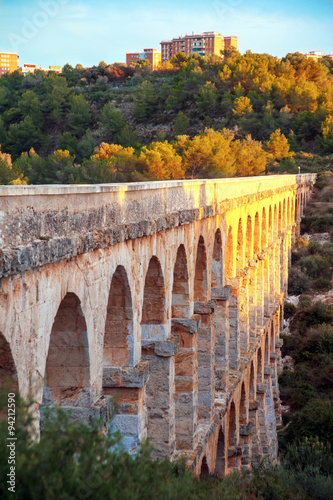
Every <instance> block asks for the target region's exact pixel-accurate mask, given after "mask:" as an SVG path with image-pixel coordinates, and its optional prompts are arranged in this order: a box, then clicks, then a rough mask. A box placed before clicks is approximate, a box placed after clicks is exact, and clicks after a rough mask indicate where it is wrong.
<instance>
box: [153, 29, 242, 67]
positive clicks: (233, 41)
mask: <svg viewBox="0 0 333 500" xmlns="http://www.w3.org/2000/svg"><path fill="white" fill-rule="evenodd" d="M237 44H238V38H237V36H226V37H224V36H222V35H221V34H220V33H218V32H217V31H204V32H203V33H200V34H195V33H192V35H188V34H187V33H186V35H185V36H179V37H178V38H173V39H172V40H163V41H162V42H161V58H162V63H164V62H165V61H169V60H170V59H171V57H172V56H173V55H174V54H177V52H183V53H184V54H185V55H187V56H189V55H191V54H199V55H201V56H209V55H213V54H215V55H217V56H219V57H221V56H222V51H223V50H224V48H225V47H230V46H232V47H235V48H236V49H237Z"/></svg>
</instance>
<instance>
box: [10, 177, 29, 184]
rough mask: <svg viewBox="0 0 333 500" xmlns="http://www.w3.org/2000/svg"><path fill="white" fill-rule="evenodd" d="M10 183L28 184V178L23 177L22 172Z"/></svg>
mask: <svg viewBox="0 0 333 500" xmlns="http://www.w3.org/2000/svg"><path fill="white" fill-rule="evenodd" d="M9 184H10V185H11V186H26V185H27V184H28V178H27V177H23V174H20V175H19V176H18V178H17V179H14V180H13V181H11V182H10V183H9Z"/></svg>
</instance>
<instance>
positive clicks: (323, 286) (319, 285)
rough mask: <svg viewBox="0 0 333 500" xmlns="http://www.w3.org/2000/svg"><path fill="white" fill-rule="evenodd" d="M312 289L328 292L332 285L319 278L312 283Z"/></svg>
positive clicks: (328, 281)
mask: <svg viewBox="0 0 333 500" xmlns="http://www.w3.org/2000/svg"><path fill="white" fill-rule="evenodd" d="M313 287H314V288H315V289H316V290H322V291H328V290H330V289H331V288H332V283H331V281H330V280H327V279H325V278H322V277H321V278H318V279H317V280H316V281H315V282H314V284H313Z"/></svg>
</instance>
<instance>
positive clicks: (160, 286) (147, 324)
mask: <svg viewBox="0 0 333 500" xmlns="http://www.w3.org/2000/svg"><path fill="white" fill-rule="evenodd" d="M165 322H166V311H165V287H164V278H163V273H162V268H161V264H160V261H159V260H158V258H157V257H156V256H155V255H154V256H153V257H152V258H151V259H150V262H149V266H148V270H147V274H146V278H145V287H144V292H143V305H142V318H141V336H142V338H155V339H157V338H160V336H162V337H163V335H164V327H163V325H164V324H165Z"/></svg>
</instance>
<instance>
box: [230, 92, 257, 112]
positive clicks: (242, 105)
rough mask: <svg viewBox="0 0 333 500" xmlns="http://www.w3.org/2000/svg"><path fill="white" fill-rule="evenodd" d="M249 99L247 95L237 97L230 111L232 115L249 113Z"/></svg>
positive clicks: (250, 107)
mask: <svg viewBox="0 0 333 500" xmlns="http://www.w3.org/2000/svg"><path fill="white" fill-rule="evenodd" d="M252 109H253V108H252V105H251V101H250V99H249V98H248V97H243V96H241V97H238V98H237V99H235V102H234V109H233V110H232V112H233V113H234V115H238V116H243V115H247V114H248V113H251V111H252Z"/></svg>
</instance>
